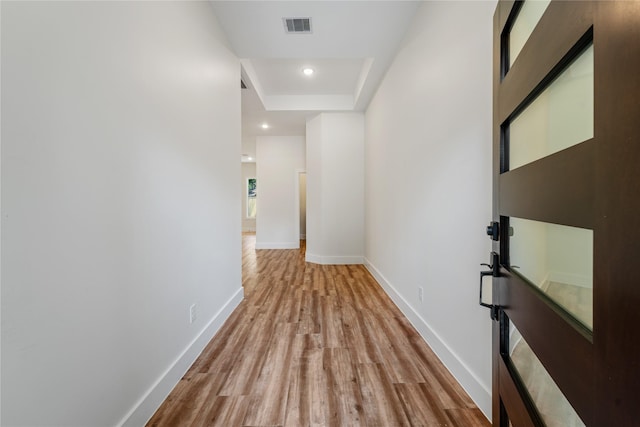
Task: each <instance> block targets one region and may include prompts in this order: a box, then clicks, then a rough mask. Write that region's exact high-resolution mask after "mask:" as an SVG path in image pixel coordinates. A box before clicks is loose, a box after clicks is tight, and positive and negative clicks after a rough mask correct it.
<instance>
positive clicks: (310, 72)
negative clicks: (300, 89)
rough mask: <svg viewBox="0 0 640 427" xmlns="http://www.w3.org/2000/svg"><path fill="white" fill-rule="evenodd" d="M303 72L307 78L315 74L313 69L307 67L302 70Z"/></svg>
mask: <svg viewBox="0 0 640 427" xmlns="http://www.w3.org/2000/svg"><path fill="white" fill-rule="evenodd" d="M302 72H303V73H304V75H305V76H310V75H311V74H313V68H309V67H305V68H303V69H302Z"/></svg>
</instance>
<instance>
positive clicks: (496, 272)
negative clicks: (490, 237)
mask: <svg viewBox="0 0 640 427" xmlns="http://www.w3.org/2000/svg"><path fill="white" fill-rule="evenodd" d="M480 265H481V266H485V267H489V268H490V270H489V271H481V272H480V296H479V298H478V303H479V304H480V305H481V306H483V307H487V308H488V309H489V310H491V319H492V320H498V306H497V305H494V304H487V303H485V302H483V301H482V279H483V278H484V277H485V276H491V277H499V276H500V256H499V255H498V254H497V253H496V252H491V264H486V263H483V264H480Z"/></svg>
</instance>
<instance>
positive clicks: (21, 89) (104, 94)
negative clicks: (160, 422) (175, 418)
mask: <svg viewBox="0 0 640 427" xmlns="http://www.w3.org/2000/svg"><path fill="white" fill-rule="evenodd" d="M1 28H2V125H3V126H2V267H3V268H2V344H3V345H2V407H3V413H2V422H1V423H2V425H7V426H9V425H11V426H34V425H43V426H44V425H61V426H111V425H117V424H120V423H125V422H126V423H127V424H129V425H138V426H139V425H143V424H144V423H145V421H146V420H147V419H148V417H149V416H150V415H151V414H152V413H153V411H154V410H155V409H156V407H157V405H158V404H159V403H160V402H161V401H162V400H163V399H164V397H165V396H166V393H168V392H169V391H170V390H171V388H172V387H173V386H174V385H175V383H176V382H177V381H178V380H179V378H180V376H181V375H182V374H183V373H184V372H185V370H186V369H187V368H188V366H189V365H190V364H191V362H192V361H193V360H194V358H195V357H196V356H197V354H198V353H199V351H200V350H201V349H202V348H203V346H204V345H205V344H206V343H207V341H208V340H209V339H210V337H211V336H212V335H213V333H214V332H215V331H216V330H217V329H218V328H219V326H220V325H221V322H222V321H224V320H225V318H226V317H227V316H228V314H229V312H230V310H231V309H233V308H234V307H235V305H236V304H238V303H239V301H240V300H241V298H242V288H241V259H240V256H241V255H240V254H241V247H240V238H239V235H240V218H239V217H238V211H239V210H240V201H239V200H238V191H237V188H238V187H237V183H238V181H239V180H240V165H239V162H238V159H239V157H240V88H239V85H238V79H239V76H240V66H239V62H238V60H237V58H235V56H234V55H233V54H232V53H231V52H230V51H229V49H228V48H227V47H226V44H225V41H224V37H223V35H222V34H221V32H220V29H219V26H218V24H217V22H216V19H215V17H214V15H213V13H212V11H211V7H210V5H209V4H208V3H207V2H38V3H36V2H15V3H13V2H3V3H2V22H1ZM194 303H195V304H197V319H196V321H195V322H194V323H193V324H190V323H189V306H190V305H191V304H194Z"/></svg>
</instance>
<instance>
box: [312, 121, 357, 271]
mask: <svg viewBox="0 0 640 427" xmlns="http://www.w3.org/2000/svg"><path fill="white" fill-rule="evenodd" d="M363 255H364V115H363V114H362V113H322V114H320V115H318V116H316V117H315V118H313V119H311V120H309V121H308V122H307V252H306V260H307V261H309V262H314V263H318V264H361V263H362V261H363Z"/></svg>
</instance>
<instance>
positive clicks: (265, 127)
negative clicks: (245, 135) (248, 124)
mask: <svg viewBox="0 0 640 427" xmlns="http://www.w3.org/2000/svg"><path fill="white" fill-rule="evenodd" d="M260 126H261V127H262V129H269V125H268V124H267V123H263V124H262V125H260Z"/></svg>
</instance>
